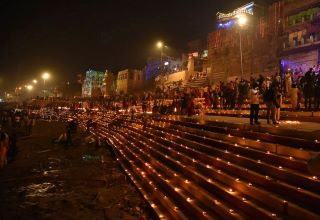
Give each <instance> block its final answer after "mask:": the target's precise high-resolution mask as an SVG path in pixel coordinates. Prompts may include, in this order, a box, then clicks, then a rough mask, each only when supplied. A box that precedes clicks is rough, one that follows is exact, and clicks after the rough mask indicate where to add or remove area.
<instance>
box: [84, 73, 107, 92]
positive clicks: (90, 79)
mask: <svg viewBox="0 0 320 220" xmlns="http://www.w3.org/2000/svg"><path fill="white" fill-rule="evenodd" d="M104 80H105V73H104V72H100V71H95V70H90V69H89V70H88V71H87V72H86V74H85V78H84V80H83V84H82V97H85V98H87V97H99V96H102V95H103V91H102V88H103V83H104Z"/></svg>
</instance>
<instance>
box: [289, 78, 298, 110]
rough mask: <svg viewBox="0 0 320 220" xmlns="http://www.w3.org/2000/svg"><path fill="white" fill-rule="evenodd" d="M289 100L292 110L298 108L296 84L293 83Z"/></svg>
mask: <svg viewBox="0 0 320 220" xmlns="http://www.w3.org/2000/svg"><path fill="white" fill-rule="evenodd" d="M290 102H291V107H292V110H297V109H298V88H297V85H295V84H293V85H292V89H291V91H290Z"/></svg>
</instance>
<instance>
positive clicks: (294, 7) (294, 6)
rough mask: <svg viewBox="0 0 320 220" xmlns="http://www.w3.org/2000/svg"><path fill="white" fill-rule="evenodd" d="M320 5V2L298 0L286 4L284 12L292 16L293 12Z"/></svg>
mask: <svg viewBox="0 0 320 220" xmlns="http://www.w3.org/2000/svg"><path fill="white" fill-rule="evenodd" d="M317 3H319V4H320V1H319V0H303V1H301V0H296V1H291V2H289V3H285V7H284V12H285V14H290V13H292V12H295V11H298V10H299V9H302V8H306V7H307V6H311V5H315V4H317Z"/></svg>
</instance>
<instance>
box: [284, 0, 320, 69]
mask: <svg viewBox="0 0 320 220" xmlns="http://www.w3.org/2000/svg"><path fill="white" fill-rule="evenodd" d="M319 49H320V0H303V1H301V0H285V1H284V32H283V38H282V48H281V54H280V56H281V67H282V70H283V71H286V70H288V69H291V70H292V71H293V72H296V73H298V72H301V73H305V72H306V71H307V70H308V69H309V68H312V67H314V66H315V65H317V64H319V62H320V58H319Z"/></svg>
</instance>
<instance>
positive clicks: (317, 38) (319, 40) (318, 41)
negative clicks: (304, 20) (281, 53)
mask: <svg viewBox="0 0 320 220" xmlns="http://www.w3.org/2000/svg"><path fill="white" fill-rule="evenodd" d="M317 44H320V36H319V35H317V36H315V37H314V38H313V39H311V38H306V39H305V40H302V41H301V40H300V41H297V42H296V44H295V45H294V44H292V43H291V44H290V43H289V42H286V43H285V45H284V47H283V49H284V50H291V49H296V48H302V47H307V46H311V45H317Z"/></svg>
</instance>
